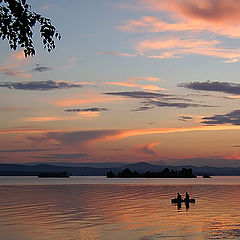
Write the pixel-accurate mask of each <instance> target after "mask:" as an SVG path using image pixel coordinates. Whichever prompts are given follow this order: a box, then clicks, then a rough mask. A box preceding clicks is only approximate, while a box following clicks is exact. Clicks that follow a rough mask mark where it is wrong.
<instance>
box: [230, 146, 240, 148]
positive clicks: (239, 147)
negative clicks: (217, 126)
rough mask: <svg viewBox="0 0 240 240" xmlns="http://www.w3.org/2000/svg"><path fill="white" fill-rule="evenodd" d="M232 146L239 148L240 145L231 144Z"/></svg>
mask: <svg viewBox="0 0 240 240" xmlns="http://www.w3.org/2000/svg"><path fill="white" fill-rule="evenodd" d="M232 147H234V148H240V145H233V146H232Z"/></svg>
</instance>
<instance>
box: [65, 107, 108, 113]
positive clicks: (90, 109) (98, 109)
mask: <svg viewBox="0 0 240 240" xmlns="http://www.w3.org/2000/svg"><path fill="white" fill-rule="evenodd" d="M64 111H65V112H102V111H108V109H107V108H97V107H92V108H71V109H65V110H64Z"/></svg>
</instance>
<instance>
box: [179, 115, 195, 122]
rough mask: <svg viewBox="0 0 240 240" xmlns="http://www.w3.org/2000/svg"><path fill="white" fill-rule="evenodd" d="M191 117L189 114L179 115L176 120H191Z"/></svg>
mask: <svg viewBox="0 0 240 240" xmlns="http://www.w3.org/2000/svg"><path fill="white" fill-rule="evenodd" d="M192 119H193V118H192V117H190V116H179V118H178V120H179V121H183V122H189V120H192Z"/></svg>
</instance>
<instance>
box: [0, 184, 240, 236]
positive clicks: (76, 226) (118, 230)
mask: <svg viewBox="0 0 240 240" xmlns="http://www.w3.org/2000/svg"><path fill="white" fill-rule="evenodd" d="M178 191H180V192H186V191H188V192H190V193H191V194H192V196H194V197H196V199H197V204H191V205H190V206H187V205H185V204H182V205H181V206H180V208H179V206H177V208H175V207H172V205H171V204H170V202H169V201H170V199H171V198H172V196H173V195H174V194H175V193H176V192H178ZM0 194H1V198H0V232H1V236H4V240H15V239H16V240H38V239H39V240H52V239H64V240H77V239H81V240H85V239H88V240H97V239H99V240H110V239H111V240H112V239H114V240H125V239H131V240H140V239H142V240H148V239H164V238H165V239H213V238H215V239H221V238H224V237H222V236H225V237H226V238H236V236H237V235H238V237H240V235H239V231H237V229H239V226H240V218H239V215H240V207H239V206H240V200H239V195H240V186H239V185H233V186H231V185H228V186H224V185H217V186H216V185H207V186H206V185H191V184H189V185H177V182H176V185H173V184H171V185H156V184H154V185H151V184H148V185H141V184H137V185H136V184H78V185H77V184H62V185H18V186H14V185H5V186H4V185H2V186H0ZM178 208H179V209H178ZM186 210H187V211H186ZM216 236H219V238H217V237H216ZM220 236H221V237H220ZM226 238H224V239H226Z"/></svg>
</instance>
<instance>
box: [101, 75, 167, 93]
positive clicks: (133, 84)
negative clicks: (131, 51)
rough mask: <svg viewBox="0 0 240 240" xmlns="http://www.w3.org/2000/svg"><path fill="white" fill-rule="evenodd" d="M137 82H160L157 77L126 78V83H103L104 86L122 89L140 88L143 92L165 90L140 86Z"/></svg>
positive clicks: (153, 86)
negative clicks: (120, 87)
mask: <svg viewBox="0 0 240 240" xmlns="http://www.w3.org/2000/svg"><path fill="white" fill-rule="evenodd" d="M138 81H147V82H160V81H161V80H160V79H159V78H157V77H131V78H128V81H126V82H105V84H108V85H115V86H122V87H133V88H140V89H143V90H152V91H159V90H166V89H165V88H161V87H159V86H156V85H151V84H140V83H137V82H138Z"/></svg>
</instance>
